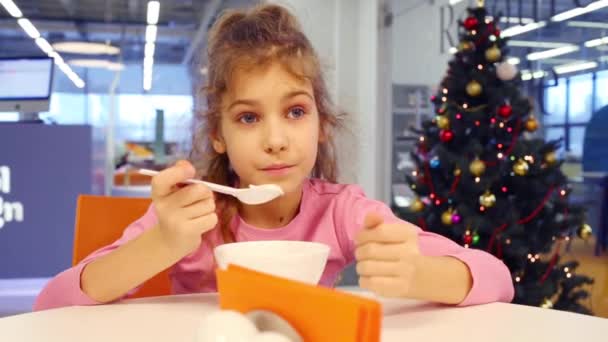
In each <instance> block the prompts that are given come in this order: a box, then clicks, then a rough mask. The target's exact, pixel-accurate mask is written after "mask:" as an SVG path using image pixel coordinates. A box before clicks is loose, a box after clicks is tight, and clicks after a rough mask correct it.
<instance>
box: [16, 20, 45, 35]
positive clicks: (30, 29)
mask: <svg viewBox="0 0 608 342" xmlns="http://www.w3.org/2000/svg"><path fill="white" fill-rule="evenodd" d="M17 23H18V24H19V26H21V28H22V29H23V31H25V33H27V35H28V36H30V37H31V38H32V39H36V38H38V37H40V32H38V30H37V29H36V27H34V25H33V24H32V22H31V21H29V19H25V18H21V19H19V20H17Z"/></svg>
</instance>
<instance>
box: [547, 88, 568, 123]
mask: <svg viewBox="0 0 608 342" xmlns="http://www.w3.org/2000/svg"><path fill="white" fill-rule="evenodd" d="M545 110H546V111H547V113H548V115H547V116H545V117H544V122H545V125H551V124H563V123H564V122H565V121H566V80H565V79H560V80H559V83H558V84H557V85H556V86H554V87H549V88H547V90H546V92H545Z"/></svg>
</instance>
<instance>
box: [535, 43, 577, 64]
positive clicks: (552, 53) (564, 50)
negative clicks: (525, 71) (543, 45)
mask: <svg viewBox="0 0 608 342" xmlns="http://www.w3.org/2000/svg"><path fill="white" fill-rule="evenodd" d="M578 50H580V47H578V46H577V45H569V46H562V47H560V48H556V49H551V50H545V51H539V52H533V53H530V54H528V55H527V56H526V58H527V59H528V60H529V61H537V60H540V59H545V58H551V57H556V56H561V55H565V54H568V53H572V52H575V51H578Z"/></svg>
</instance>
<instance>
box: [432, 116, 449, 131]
mask: <svg viewBox="0 0 608 342" xmlns="http://www.w3.org/2000/svg"><path fill="white" fill-rule="evenodd" d="M435 120H436V121H437V127H439V129H448V128H450V119H448V117H447V116H438V117H436V118H435Z"/></svg>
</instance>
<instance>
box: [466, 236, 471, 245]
mask: <svg viewBox="0 0 608 342" xmlns="http://www.w3.org/2000/svg"><path fill="white" fill-rule="evenodd" d="M464 243H465V244H467V245H470V244H471V243H473V236H472V235H465V236H464Z"/></svg>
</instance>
